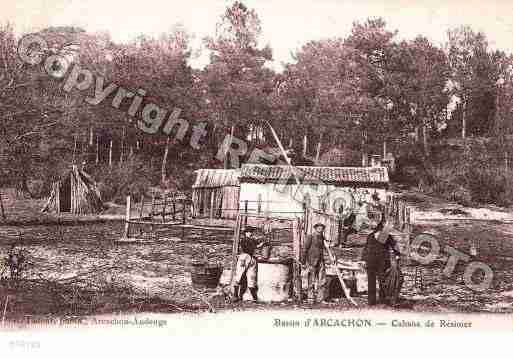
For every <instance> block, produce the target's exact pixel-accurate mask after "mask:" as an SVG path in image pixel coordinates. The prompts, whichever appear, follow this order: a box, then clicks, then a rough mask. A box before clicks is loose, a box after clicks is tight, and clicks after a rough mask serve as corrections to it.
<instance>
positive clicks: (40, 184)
mask: <svg viewBox="0 0 513 359" xmlns="http://www.w3.org/2000/svg"><path fill="white" fill-rule="evenodd" d="M27 187H28V190H29V192H30V194H31V195H32V197H33V198H37V199H39V198H43V197H44V196H45V195H46V194H48V193H49V191H50V190H49V185H48V184H47V183H45V182H44V181H43V180H30V181H27Z"/></svg>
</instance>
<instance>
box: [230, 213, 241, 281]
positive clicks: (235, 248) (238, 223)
mask: <svg viewBox="0 0 513 359" xmlns="http://www.w3.org/2000/svg"><path fill="white" fill-rule="evenodd" d="M241 217H242V216H241V214H240V213H239V215H238V216H237V220H236V221H235V230H234V231H233V242H232V268H231V273H230V285H232V286H233V278H234V277H235V270H236V269H237V257H238V255H239V239H240V238H239V237H240V227H241V223H242V218H241Z"/></svg>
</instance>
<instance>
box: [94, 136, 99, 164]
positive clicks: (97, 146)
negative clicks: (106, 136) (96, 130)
mask: <svg viewBox="0 0 513 359" xmlns="http://www.w3.org/2000/svg"><path fill="white" fill-rule="evenodd" d="M95 162H96V164H98V163H100V139H99V138H98V135H96V159H95Z"/></svg>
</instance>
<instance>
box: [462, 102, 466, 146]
mask: <svg viewBox="0 0 513 359" xmlns="http://www.w3.org/2000/svg"><path fill="white" fill-rule="evenodd" d="M462 106H463V109H462V110H463V111H462V115H461V138H465V137H467V101H466V100H463V104H462Z"/></svg>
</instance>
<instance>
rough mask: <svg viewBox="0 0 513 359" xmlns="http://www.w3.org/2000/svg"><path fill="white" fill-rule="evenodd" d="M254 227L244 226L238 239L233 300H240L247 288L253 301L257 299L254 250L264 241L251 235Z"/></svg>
mask: <svg viewBox="0 0 513 359" xmlns="http://www.w3.org/2000/svg"><path fill="white" fill-rule="evenodd" d="M254 231H255V229H254V228H252V227H246V228H245V229H244V231H243V233H242V238H241V239H240V249H241V253H240V254H239V256H238V257H237V267H236V272H235V278H234V279H235V284H234V286H233V294H234V302H237V301H241V300H242V297H243V296H244V293H245V292H246V290H247V289H248V288H249V292H250V293H251V296H252V297H253V301H254V302H256V301H257V300H258V296H257V274H258V273H257V268H258V266H257V259H256V257H255V251H256V249H257V248H261V247H262V246H263V245H264V242H263V241H261V240H258V239H257V238H255V237H254V236H253V233H254Z"/></svg>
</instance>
